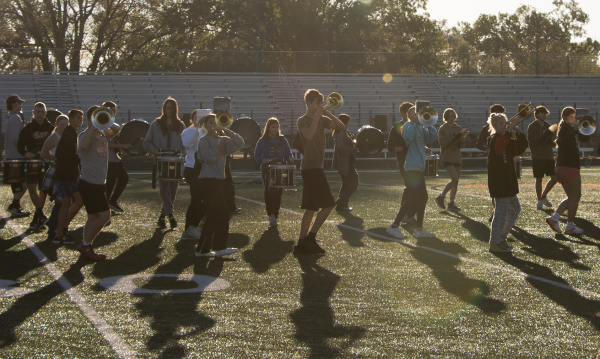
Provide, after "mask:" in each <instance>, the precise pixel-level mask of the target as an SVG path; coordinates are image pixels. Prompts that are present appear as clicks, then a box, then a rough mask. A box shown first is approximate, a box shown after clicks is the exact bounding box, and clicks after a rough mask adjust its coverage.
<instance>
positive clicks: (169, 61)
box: [0, 48, 600, 76]
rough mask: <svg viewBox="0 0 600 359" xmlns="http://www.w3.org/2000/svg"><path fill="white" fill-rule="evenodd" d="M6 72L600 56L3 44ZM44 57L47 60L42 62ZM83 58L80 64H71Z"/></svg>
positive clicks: (515, 69) (540, 65)
mask: <svg viewBox="0 0 600 359" xmlns="http://www.w3.org/2000/svg"><path fill="white" fill-rule="evenodd" d="M0 51H1V52H0V53H1V54H2V56H1V58H0V59H1V60H0V71H1V72H3V73H19V72H29V73H37V72H43V71H52V70H54V71H59V72H65V71H72V72H79V73H90V72H91V73H98V72H101V73H106V72H110V73H117V72H118V73H132V74H134V73H145V74H149V73H162V74H167V73H171V74H172V73H198V72H199V73H207V72H213V73H214V72H223V73H272V74H275V73H279V71H280V69H283V71H285V72H287V73H292V74H302V73H331V74H333V73H337V74H340V73H344V74H376V73H381V74H385V73H393V74H421V70H422V68H424V67H425V68H427V69H428V71H429V72H430V73H431V74H432V75H460V76H478V75H485V76H489V75H500V76H600V54H592V55H582V54H539V53H447V52H327V51H241V50H172V49H44V48H3V49H0ZM42 59H44V60H45V61H42ZM71 61H77V63H71Z"/></svg>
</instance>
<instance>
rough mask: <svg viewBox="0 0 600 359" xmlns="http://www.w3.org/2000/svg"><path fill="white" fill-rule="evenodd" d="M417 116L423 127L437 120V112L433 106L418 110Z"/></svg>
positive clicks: (429, 125)
mask: <svg viewBox="0 0 600 359" xmlns="http://www.w3.org/2000/svg"><path fill="white" fill-rule="evenodd" d="M418 118H419V123H421V125H423V127H431V126H433V125H435V124H436V123H437V122H438V112H437V110H436V109H435V108H433V107H430V106H427V107H423V108H422V109H420V110H419V113H418Z"/></svg>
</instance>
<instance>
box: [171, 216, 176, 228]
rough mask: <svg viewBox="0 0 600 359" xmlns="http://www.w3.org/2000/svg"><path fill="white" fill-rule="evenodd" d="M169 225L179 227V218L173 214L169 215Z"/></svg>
mask: <svg viewBox="0 0 600 359" xmlns="http://www.w3.org/2000/svg"><path fill="white" fill-rule="evenodd" d="M169 226H171V229H173V228H175V227H177V220H176V219H175V217H173V215H170V216H169Z"/></svg>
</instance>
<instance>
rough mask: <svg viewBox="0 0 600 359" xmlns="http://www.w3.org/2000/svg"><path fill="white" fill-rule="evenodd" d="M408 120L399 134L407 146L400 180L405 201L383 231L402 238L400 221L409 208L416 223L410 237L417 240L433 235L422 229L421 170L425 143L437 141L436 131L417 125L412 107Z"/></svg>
mask: <svg viewBox="0 0 600 359" xmlns="http://www.w3.org/2000/svg"><path fill="white" fill-rule="evenodd" d="M408 119H409V122H408V123H406V124H405V125H404V129H403V134H402V137H403V138H404V141H406V145H407V153H406V163H405V164H404V170H405V171H406V172H405V173H404V176H405V177H404V178H405V182H406V187H407V191H408V194H407V198H406V200H405V201H404V202H402V204H401V205H400V210H399V211H398V215H396V219H395V220H394V222H393V223H392V224H391V225H390V226H389V227H388V228H387V232H388V233H389V234H391V235H393V236H394V237H396V238H406V236H405V235H404V234H403V233H402V231H400V220H402V218H403V217H404V215H405V214H406V213H408V212H409V210H410V207H411V206H414V209H415V210H416V214H417V223H416V228H415V230H414V232H413V236H415V237H417V238H420V237H435V234H434V233H431V232H429V231H428V230H426V229H425V228H423V218H424V216H425V206H426V204H427V198H428V195H427V187H426V184H425V174H424V173H423V170H425V162H426V159H427V153H426V149H425V144H426V143H430V142H434V141H435V140H436V139H437V130H436V129H435V127H433V126H431V127H423V126H421V124H420V123H419V121H418V118H417V113H416V108H415V107H414V106H413V107H411V108H410V109H409V110H408Z"/></svg>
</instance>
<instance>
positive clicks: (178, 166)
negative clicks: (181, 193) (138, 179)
mask: <svg viewBox="0 0 600 359" xmlns="http://www.w3.org/2000/svg"><path fill="white" fill-rule="evenodd" d="M184 169H185V158H184V157H181V156H178V155H177V153H175V152H172V151H167V152H164V151H163V152H159V153H158V155H157V156H156V157H155V158H154V166H152V188H156V180H157V179H158V180H159V181H181V180H183V171H184Z"/></svg>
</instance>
